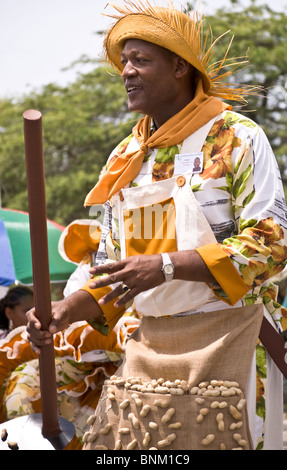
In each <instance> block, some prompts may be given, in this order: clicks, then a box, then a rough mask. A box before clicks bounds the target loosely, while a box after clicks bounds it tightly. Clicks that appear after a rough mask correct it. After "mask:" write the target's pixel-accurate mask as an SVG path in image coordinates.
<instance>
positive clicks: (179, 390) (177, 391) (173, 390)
mask: <svg viewBox="0 0 287 470" xmlns="http://www.w3.org/2000/svg"><path fill="white" fill-rule="evenodd" d="M169 392H170V394H171V395H184V390H183V389H182V388H170V389H169Z"/></svg>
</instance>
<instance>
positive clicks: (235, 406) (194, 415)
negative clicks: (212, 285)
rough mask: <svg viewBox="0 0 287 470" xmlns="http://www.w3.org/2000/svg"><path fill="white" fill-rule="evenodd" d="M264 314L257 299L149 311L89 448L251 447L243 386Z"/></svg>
mask: <svg viewBox="0 0 287 470" xmlns="http://www.w3.org/2000/svg"><path fill="white" fill-rule="evenodd" d="M262 316H263V307H262V305H253V306H249V307H246V308H236V309H226V310H220V311H215V312H208V313H204V314H199V315H189V316H183V317H180V316H177V317H174V318H160V319H156V318H152V317H144V318H143V321H142V325H141V326H140V327H139V328H138V329H137V330H136V331H135V332H134V333H133V334H132V336H131V338H130V340H129V341H128V343H127V348H126V358H125V360H124V363H123V365H122V366H121V367H120V369H119V370H118V373H117V376H116V377H111V379H110V380H108V381H106V383H105V385H104V389H103V393H102V397H101V399H100V402H99V405H98V409H97V411H96V414H95V415H94V416H92V417H91V418H90V421H89V422H90V424H91V429H90V431H89V432H88V433H87V434H86V435H85V437H84V441H85V446H84V449H85V450H89V449H122V450H129V449H135V450H149V449H159V450H220V449H222V450H225V449H227V450H230V449H244V450H250V449H252V441H251V436H250V432H249V426H248V415H247V409H246V395H245V394H246V384H247V378H248V373H249V370H250V365H251V361H252V357H253V355H254V349H255V345H256V341H257V338H258V334H259V329H260V325H261V322H262Z"/></svg>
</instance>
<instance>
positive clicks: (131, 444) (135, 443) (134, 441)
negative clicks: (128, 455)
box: [127, 439, 138, 450]
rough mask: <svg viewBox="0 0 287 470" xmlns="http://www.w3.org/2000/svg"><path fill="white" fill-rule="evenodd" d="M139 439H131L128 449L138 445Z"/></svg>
mask: <svg viewBox="0 0 287 470" xmlns="http://www.w3.org/2000/svg"><path fill="white" fill-rule="evenodd" d="M137 443H138V441H137V440H136V439H134V440H133V441H131V442H130V443H129V444H128V445H127V450H133V449H134V448H135V447H136V445H137Z"/></svg>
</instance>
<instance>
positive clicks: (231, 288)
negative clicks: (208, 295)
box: [196, 243, 250, 305]
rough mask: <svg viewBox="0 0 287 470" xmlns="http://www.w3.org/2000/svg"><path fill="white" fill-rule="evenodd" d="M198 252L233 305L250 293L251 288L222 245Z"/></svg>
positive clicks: (210, 246) (208, 246) (205, 246)
mask: <svg viewBox="0 0 287 470" xmlns="http://www.w3.org/2000/svg"><path fill="white" fill-rule="evenodd" d="M196 251H197V252H198V253H199V255H200V256H201V258H202V259H203V261H204V262H205V264H206V266H207V267H208V269H209V271H210V272H211V274H212V275H213V277H214V278H215V279H216V281H217V282H218V284H219V285H220V286H221V288H222V289H223V290H224V292H225V293H226V295H227V296H228V298H229V300H230V304H231V305H234V304H235V303H236V302H238V300H240V299H241V298H242V297H243V296H244V295H245V294H246V293H247V292H248V291H249V289H250V288H249V287H248V286H247V285H246V284H245V282H244V281H243V280H242V278H241V276H240V274H239V273H238V271H237V270H236V268H235V267H234V265H233V263H232V261H231V259H230V258H229V256H228V255H227V254H226V253H225V252H224V251H223V250H222V248H221V247H220V245H218V244H216V243H211V244H210V245H204V246H201V247H199V248H196Z"/></svg>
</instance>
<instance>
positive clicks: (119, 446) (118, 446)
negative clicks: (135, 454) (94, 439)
mask: <svg viewBox="0 0 287 470" xmlns="http://www.w3.org/2000/svg"><path fill="white" fill-rule="evenodd" d="M121 448H122V442H121V440H120V439H118V440H117V441H116V443H115V450H121Z"/></svg>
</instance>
